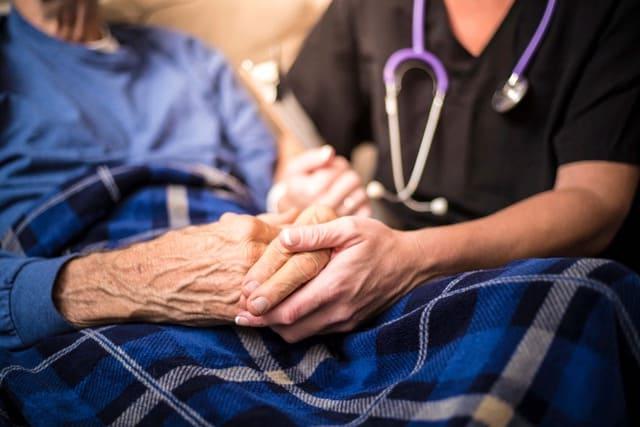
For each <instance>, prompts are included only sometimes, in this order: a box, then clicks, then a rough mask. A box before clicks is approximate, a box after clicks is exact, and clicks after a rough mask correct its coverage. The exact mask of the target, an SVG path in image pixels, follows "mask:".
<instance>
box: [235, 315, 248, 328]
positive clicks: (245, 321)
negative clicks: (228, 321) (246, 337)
mask: <svg viewBox="0 0 640 427" xmlns="http://www.w3.org/2000/svg"><path fill="white" fill-rule="evenodd" d="M235 320H236V325H238V326H249V319H247V318H246V317H242V316H236V319H235Z"/></svg>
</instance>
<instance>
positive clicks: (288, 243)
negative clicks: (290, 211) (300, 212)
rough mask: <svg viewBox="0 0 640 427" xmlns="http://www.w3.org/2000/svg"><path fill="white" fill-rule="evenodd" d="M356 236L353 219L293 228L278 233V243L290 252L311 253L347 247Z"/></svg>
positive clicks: (341, 219)
mask: <svg viewBox="0 0 640 427" xmlns="http://www.w3.org/2000/svg"><path fill="white" fill-rule="evenodd" d="M357 236H358V232H357V230H356V225H355V222H354V220H353V218H340V219H337V220H335V221H331V222H327V223H325V224H318V225H310V226H303V227H293V228H289V229H286V230H283V231H282V232H281V233H280V243H281V244H282V246H284V247H285V248H286V249H288V250H290V251H292V252H312V251H318V250H322V249H333V248H337V247H340V246H347V245H348V244H349V242H351V241H352V240H354V239H355V238H356V237H357Z"/></svg>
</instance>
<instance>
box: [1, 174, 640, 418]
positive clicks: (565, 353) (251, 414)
mask: <svg viewBox="0 0 640 427" xmlns="http://www.w3.org/2000/svg"><path fill="white" fill-rule="evenodd" d="M115 175H117V174H115ZM116 182H117V179H116ZM165 184H166V182H165ZM140 191H142V190H140ZM134 193H135V194H139V193H140V192H139V191H136V192H134ZM142 193H144V191H142ZM165 194H169V193H168V192H165ZM220 200H221V204H222V205H224V204H225V203H228V202H227V201H225V199H220ZM165 202H166V200H165ZM210 208H211V209H212V210H216V209H218V208H216V207H215V206H211V207H210ZM218 210H219V209H218ZM164 211H165V212H167V211H170V209H165V210H164ZM42 214H43V215H44V213H42ZM120 215H121V216H118V215H115V214H114V215H112V216H109V218H111V219H115V218H117V217H122V218H126V217H127V215H125V214H124V213H121V214H120ZM107 222H110V221H107ZM165 222H166V221H165ZM96 223H97V224H103V223H105V221H104V220H102V221H97V222H96ZM143 231H145V230H138V231H137V232H136V233H134V234H140V233H141V232H143ZM17 237H18V239H17V240H18V241H19V243H20V245H23V248H25V247H27V246H28V245H27V244H26V243H28V242H26V240H22V239H20V235H19V234H18V236H17ZM74 239H76V240H77V239H78V237H77V236H76V237H74ZM116 240H117V241H121V240H120V239H116ZM51 241H53V242H57V240H56V239H53V238H52V239H51ZM32 247H40V246H39V245H34V246H32ZM39 250H40V249H39ZM58 250H59V249H58ZM25 252H27V251H25ZM639 329H640V278H638V276H636V275H635V274H633V273H632V272H630V271H628V270H626V269H625V268H624V267H621V266H619V265H617V264H614V263H611V262H607V261H601V260H570V259H558V260H531V261H523V262H519V263H515V264H513V265H510V266H509V267H507V268H503V269H498V270H491V271H479V272H471V273H467V274H463V275H460V276H457V277H454V278H448V279H444V280H440V281H437V282H435V283H430V284H428V285H425V286H422V287H420V288H418V289H416V290H414V291H413V292H412V293H410V294H409V295H407V296H405V297H404V298H403V299H402V300H400V301H399V302H398V303H397V304H395V305H394V306H393V307H392V308H391V309H389V310H388V311H387V312H385V313H384V314H383V315H381V316H380V317H378V318H377V319H375V320H373V321H372V322H370V323H369V324H367V325H365V326H363V327H362V328H361V329H360V330H358V331H357V332H354V333H351V334H347V335H336V336H328V337H317V338H313V339H310V340H307V341H305V342H302V343H299V344H295V345H289V344H286V343H284V342H283V341H282V340H281V339H279V337H278V336H276V335H275V334H274V333H272V332H270V331H268V330H248V329H240V328H233V327H218V328H213V329H190V328H182V327H173V326H160V325H143V324H140V325H121V326H107V327H103V328H96V329H87V330H84V331H80V332H77V333H72V334H67V335H63V336H58V337H52V338H49V339H46V340H43V341H42V342H40V343H39V344H37V345H36V346H34V347H32V348H30V349H27V350H25V351H21V352H15V353H9V352H0V366H2V367H3V368H2V369H0V393H1V394H0V396H1V398H0V419H2V418H4V419H5V421H6V422H11V423H14V424H28V425H36V426H50V425H70V426H92V425H114V426H130V425H149V426H161V425H164V426H182V425H185V426H211V425H240V426H246V425H248V426H251V425H264V424H265V423H267V424H270V425H273V426H276V425H277V426H279V425H361V424H366V425H391V426H395V425H398V426H400V425H403V426H404V425H428V426H458V425H490V426H507V425H549V426H571V425H589V426H603V425H638V424H637V423H638V422H639V420H640V418H639V417H638V416H639V414H638V402H640V394H639V391H638V390H639V388H638V384H639V382H638V380H639V379H640V332H639ZM634 411H635V412H634Z"/></svg>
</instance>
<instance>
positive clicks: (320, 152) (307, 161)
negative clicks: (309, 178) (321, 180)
mask: <svg viewBox="0 0 640 427" xmlns="http://www.w3.org/2000/svg"><path fill="white" fill-rule="evenodd" d="M335 154H336V153H335V151H334V150H333V148H332V147H331V146H329V145H325V146H323V147H320V148H314V149H311V150H307V151H306V152H304V153H303V154H301V155H299V156H298V157H296V158H295V159H293V160H292V161H291V162H290V163H289V165H288V166H287V174H289V175H299V174H305V173H310V172H313V171H314V170H316V169H319V168H321V167H324V166H326V165H327V163H329V162H330V161H331V160H333V158H334V157H335Z"/></svg>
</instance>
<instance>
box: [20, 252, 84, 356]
mask: <svg viewBox="0 0 640 427" xmlns="http://www.w3.org/2000/svg"><path fill="white" fill-rule="evenodd" d="M72 258H73V256H68V257H63V258H56V259H51V260H38V261H32V262H30V263H29V264H26V265H25V266H24V267H22V269H21V270H20V271H19V272H18V275H17V276H16V278H15V281H14V284H13V289H12V291H11V312H12V317H13V324H14V327H15V331H16V333H17V335H18V337H19V338H20V340H21V341H22V344H23V345H24V346H29V345H31V344H34V343H35V342H37V341H39V340H40V339H42V338H45V337H48V336H52V335H57V334H60V333H63V332H68V331H72V330H74V328H73V326H71V324H69V323H68V322H67V321H66V320H65V319H64V318H63V317H62V315H60V313H59V312H58V310H57V309H56V306H55V305H54V303H53V286H54V285H55V283H56V280H57V278H58V274H59V273H60V270H61V269H62V267H63V266H64V265H65V264H66V263H67V262H68V261H70V260H71V259H72Z"/></svg>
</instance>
